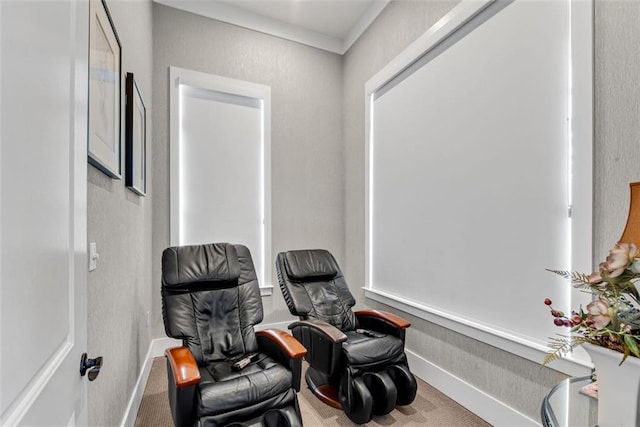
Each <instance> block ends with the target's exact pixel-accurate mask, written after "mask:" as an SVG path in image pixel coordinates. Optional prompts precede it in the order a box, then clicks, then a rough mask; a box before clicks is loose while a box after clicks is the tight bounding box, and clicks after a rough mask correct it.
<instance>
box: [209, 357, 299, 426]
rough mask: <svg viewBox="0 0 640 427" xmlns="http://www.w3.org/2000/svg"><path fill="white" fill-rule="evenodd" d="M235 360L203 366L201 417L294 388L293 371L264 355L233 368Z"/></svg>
mask: <svg viewBox="0 0 640 427" xmlns="http://www.w3.org/2000/svg"><path fill="white" fill-rule="evenodd" d="M234 362H235V360H227V361H221V362H212V363H210V364H208V365H207V366H204V367H200V375H201V377H202V379H201V381H200V402H199V408H198V413H199V416H201V417H202V416H206V415H215V414H219V413H221V412H228V411H232V410H234V409H238V408H242V407H245V406H250V405H255V404H256V403H259V402H263V401H267V400H269V399H271V398H272V397H274V396H277V395H279V394H283V393H286V392H287V391H289V390H290V389H291V384H292V383H291V381H292V377H291V371H289V370H288V369H287V368H285V367H284V366H282V365H280V364H279V363H277V362H276V361H274V360H273V359H271V358H270V357H268V356H266V355H265V354H262V353H260V355H259V358H258V362H255V363H252V364H250V365H248V366H246V367H245V368H244V369H242V370H241V371H234V370H233V369H232V366H233V364H234Z"/></svg>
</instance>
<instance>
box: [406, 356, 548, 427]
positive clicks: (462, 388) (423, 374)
mask: <svg viewBox="0 0 640 427" xmlns="http://www.w3.org/2000/svg"><path fill="white" fill-rule="evenodd" d="M405 353H406V354H407V359H408V362H409V366H411V372H413V374H414V375H415V376H417V377H419V378H420V379H421V380H423V381H425V382H427V383H429V384H430V385H431V386H433V387H435V388H437V389H438V390H439V391H441V392H442V393H444V394H445V395H447V396H448V397H450V398H451V399H453V400H455V401H456V402H458V403H459V404H461V405H462V406H464V407H465V408H467V409H468V410H470V411H471V412H473V413H474V414H476V415H477V416H479V417H480V418H482V419H484V420H485V421H487V422H488V423H490V424H491V425H495V426H520V427H528V426H539V425H540V423H539V422H538V421H537V420H534V419H532V418H529V417H528V416H526V415H524V414H523V413H521V412H519V411H517V410H516V409H514V408H512V407H510V406H508V405H505V404H504V403H503V402H501V401H499V400H498V399H496V398H495V397H492V396H490V395H488V394H487V393H485V392H483V391H482V390H480V389H478V388H476V387H475V386H473V385H471V384H469V383H468V382H466V381H464V380H462V379H460V378H458V377H456V376H455V375H453V374H452V373H451V372H448V371H445V370H444V369H442V368H440V367H439V366H437V365H435V364H433V363H431V362H429V361H428V360H426V359H424V358H422V357H420V356H418V355H417V354H416V353H414V352H412V351H410V350H405Z"/></svg>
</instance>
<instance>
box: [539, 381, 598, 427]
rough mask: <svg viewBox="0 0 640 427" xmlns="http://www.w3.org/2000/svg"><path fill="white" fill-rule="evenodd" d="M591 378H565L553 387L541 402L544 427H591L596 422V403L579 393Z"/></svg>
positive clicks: (591, 398) (594, 400)
mask: <svg viewBox="0 0 640 427" xmlns="http://www.w3.org/2000/svg"><path fill="white" fill-rule="evenodd" d="M591 382H592V379H591V376H590V375H589V376H585V377H573V378H567V379H566V380H564V381H562V382H561V383H559V384H557V385H556V386H555V387H553V388H552V389H551V390H550V391H549V393H547V395H546V396H545V397H544V399H543V401H542V408H541V417H542V425H543V426H545V427H582V426H584V427H593V426H595V425H596V424H597V422H598V401H597V400H596V399H594V398H593V397H589V396H587V395H584V394H582V393H580V391H579V390H580V389H581V388H582V387H584V386H586V385H588V384H590V383H591Z"/></svg>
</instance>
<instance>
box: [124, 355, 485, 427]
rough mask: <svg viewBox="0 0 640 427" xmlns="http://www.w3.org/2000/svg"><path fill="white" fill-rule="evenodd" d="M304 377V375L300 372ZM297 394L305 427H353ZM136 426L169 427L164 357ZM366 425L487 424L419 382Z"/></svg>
mask: <svg viewBox="0 0 640 427" xmlns="http://www.w3.org/2000/svg"><path fill="white" fill-rule="evenodd" d="M303 376H304V373H303ZM302 383H303V385H302V389H301V390H300V393H299V394H298V400H299V402H300V410H301V412H302V420H303V422H304V425H305V426H306V427H316V426H317V427H320V426H322V427H334V426H354V425H355V424H354V423H352V422H351V421H350V420H349V419H348V418H347V417H346V415H345V414H344V412H342V411H339V410H337V409H334V408H332V407H330V406H327V405H325V404H324V403H322V402H320V401H319V400H318V399H317V398H316V397H315V396H313V394H311V392H310V391H309V389H308V388H306V384H305V383H304V378H303V379H302ZM135 425H136V427H151V426H153V427H165V426H166V427H171V426H172V425H173V423H172V421H171V412H170V409H169V400H168V397H167V368H166V362H165V359H164V357H158V358H156V359H155V360H154V362H153V365H152V367H151V373H150V374H149V380H148V381H147V385H146V387H145V391H144V395H143V397H142V403H141V404H140V410H139V411H138V416H137V418H136V424H135ZM364 425H365V426H370V427H375V426H434V427H436V426H438V427H486V426H490V424H488V423H487V422H485V421H484V420H482V419H481V418H479V417H477V416H476V415H474V414H473V413H471V412H470V411H468V410H467V409H465V408H464V407H462V406H460V405H459V404H457V403H456V402H454V401H453V400H451V399H449V398H448V397H447V396H445V395H444V394H442V393H440V392H439V391H438V390H436V389H434V388H433V387H431V386H430V385H429V384H427V383H425V382H424V381H421V380H420V379H418V394H417V396H416V399H415V400H414V401H413V403H412V404H411V405H409V406H404V407H398V408H396V409H394V410H393V411H391V412H390V413H389V414H387V415H384V416H381V417H374V418H373V419H372V420H371V421H369V422H368V423H367V424H364Z"/></svg>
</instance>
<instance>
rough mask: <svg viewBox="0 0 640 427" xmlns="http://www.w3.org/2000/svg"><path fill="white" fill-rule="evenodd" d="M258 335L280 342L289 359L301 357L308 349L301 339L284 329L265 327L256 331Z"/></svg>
mask: <svg viewBox="0 0 640 427" xmlns="http://www.w3.org/2000/svg"><path fill="white" fill-rule="evenodd" d="M256 335H257V336H259V337H264V338H267V339H269V340H271V341H273V342H275V343H276V344H278V346H279V347H280V348H281V349H282V350H283V351H284V352H285V354H286V355H287V356H288V357H289V359H299V358H301V357H304V355H305V354H307V349H306V348H304V346H303V345H302V344H300V341H298V340H297V339H295V338H294V337H293V335H291V334H290V333H288V332H286V331H283V330H282V329H264V330H262V331H256Z"/></svg>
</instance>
